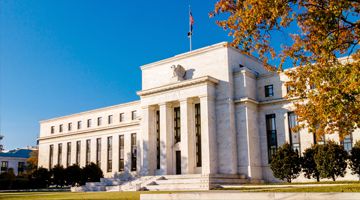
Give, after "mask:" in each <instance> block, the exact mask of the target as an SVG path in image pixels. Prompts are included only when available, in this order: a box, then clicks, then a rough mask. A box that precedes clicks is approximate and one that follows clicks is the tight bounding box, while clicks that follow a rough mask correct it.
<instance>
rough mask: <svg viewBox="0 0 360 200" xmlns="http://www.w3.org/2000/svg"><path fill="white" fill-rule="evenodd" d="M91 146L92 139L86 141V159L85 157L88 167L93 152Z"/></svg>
mask: <svg viewBox="0 0 360 200" xmlns="http://www.w3.org/2000/svg"><path fill="white" fill-rule="evenodd" d="M90 145H91V140H90V139H88V140H86V157H85V160H86V161H85V163H86V165H88V164H90V152H91V150H90Z"/></svg>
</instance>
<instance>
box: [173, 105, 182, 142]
mask: <svg viewBox="0 0 360 200" xmlns="http://www.w3.org/2000/svg"><path fill="white" fill-rule="evenodd" d="M180 131H181V130H180V107H176V108H174V136H175V144H176V143H178V142H180V140H181V133H180Z"/></svg>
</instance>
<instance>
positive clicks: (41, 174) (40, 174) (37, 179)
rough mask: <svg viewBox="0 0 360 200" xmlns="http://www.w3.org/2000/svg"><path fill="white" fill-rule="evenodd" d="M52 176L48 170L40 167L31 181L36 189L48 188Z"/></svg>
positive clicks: (33, 174)
mask: <svg viewBox="0 0 360 200" xmlns="http://www.w3.org/2000/svg"><path fill="white" fill-rule="evenodd" d="M50 178H51V174H50V172H49V170H48V169H46V168H43V167H39V168H38V169H36V170H35V171H34V172H33V173H32V175H31V179H32V182H33V187H34V188H47V187H48V186H49V183H50Z"/></svg>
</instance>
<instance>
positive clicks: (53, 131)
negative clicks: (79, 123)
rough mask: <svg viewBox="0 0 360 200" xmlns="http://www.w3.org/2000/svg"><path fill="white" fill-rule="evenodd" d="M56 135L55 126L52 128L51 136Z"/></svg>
mask: <svg viewBox="0 0 360 200" xmlns="http://www.w3.org/2000/svg"><path fill="white" fill-rule="evenodd" d="M53 133H55V126H51V134H53Z"/></svg>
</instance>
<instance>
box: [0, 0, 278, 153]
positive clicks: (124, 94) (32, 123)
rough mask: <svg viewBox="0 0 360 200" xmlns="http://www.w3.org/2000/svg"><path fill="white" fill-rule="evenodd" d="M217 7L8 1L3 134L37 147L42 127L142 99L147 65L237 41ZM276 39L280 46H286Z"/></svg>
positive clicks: (0, 9)
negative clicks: (224, 26) (221, 20)
mask: <svg viewBox="0 0 360 200" xmlns="http://www.w3.org/2000/svg"><path fill="white" fill-rule="evenodd" d="M215 2H216V0H207V1H200V0H192V1H189V0H187V1H185V0H175V1H166V0H154V1H145V0H143V1H120V0H106V1H104V0H0V134H2V135H4V136H5V138H4V140H3V141H2V143H3V144H4V145H5V148H6V149H14V148H20V147H26V146H29V145H35V144H36V140H37V138H38V136H39V121H41V120H44V119H49V118H54V117H58V116H64V115H69V114H72V113H77V112H81V111H86V110H91V109H96V108H101V107H105V106H111V105H115V104H120V103H125V102H129V101H133V100H137V99H139V97H138V96H137V95H136V91H139V90H141V71H140V68H139V67H140V66H141V65H144V64H147V63H151V62H154V61H157V60H160V59H165V58H167V57H171V56H174V55H176V54H180V53H184V52H186V51H188V50H189V40H188V38H187V32H188V29H189V16H188V8H189V4H191V7H192V14H193V17H194V20H195V24H194V34H193V49H197V48H201V47H204V46H208V45H211V44H215V43H218V42H222V41H231V38H230V37H229V36H228V35H227V33H226V32H225V31H224V30H223V29H222V28H220V27H218V26H217V25H216V24H215V20H216V19H219V18H215V19H214V18H209V15H208V14H209V12H210V11H212V10H213V8H214V4H215ZM283 40H284V39H283V38H282V37H276V38H275V42H280V41H283Z"/></svg>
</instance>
